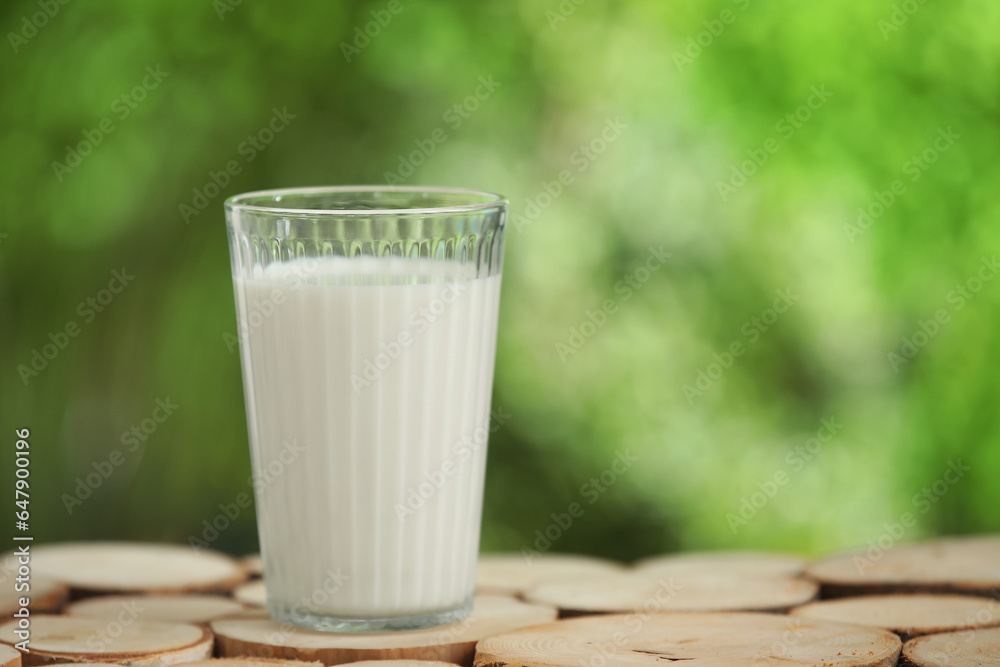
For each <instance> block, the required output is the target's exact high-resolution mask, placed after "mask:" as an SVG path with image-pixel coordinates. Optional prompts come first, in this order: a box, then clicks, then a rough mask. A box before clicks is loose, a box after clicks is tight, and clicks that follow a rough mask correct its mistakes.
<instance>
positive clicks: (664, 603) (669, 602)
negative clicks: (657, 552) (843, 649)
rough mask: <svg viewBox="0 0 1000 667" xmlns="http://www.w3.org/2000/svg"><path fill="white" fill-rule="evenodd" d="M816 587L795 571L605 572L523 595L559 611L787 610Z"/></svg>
mask: <svg viewBox="0 0 1000 667" xmlns="http://www.w3.org/2000/svg"><path fill="white" fill-rule="evenodd" d="M818 590H819V587H818V586H817V585H816V584H815V583H814V582H812V581H807V580H805V579H801V578H797V577H739V576H722V575H714V576H711V575H689V576H684V577H669V578H667V577H655V576H649V575H642V574H638V573H629V574H611V575H608V574H605V575H603V576H600V577H592V578H590V579H589V580H586V581H569V582H562V583H555V584H545V585H543V586H539V587H537V588H533V589H531V590H529V591H528V592H527V593H525V596H524V599H525V600H527V601H528V602H534V603H536V604H546V605H551V606H553V607H556V608H558V609H559V612H560V615H561V616H563V617H567V616H580V615H583V614H606V613H617V612H628V611H636V610H645V611H647V612H658V611H774V612H779V611H787V610H788V609H791V608H792V607H795V606H798V605H801V604H805V603H806V602H809V601H810V600H812V599H814V598H815V597H816V593H817V592H818Z"/></svg>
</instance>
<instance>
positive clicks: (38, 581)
mask: <svg viewBox="0 0 1000 667" xmlns="http://www.w3.org/2000/svg"><path fill="white" fill-rule="evenodd" d="M28 583H29V584H30V590H28V591H17V590H15V589H14V582H8V584H9V585H8V584H5V585H4V586H3V588H2V589H0V616H10V615H11V614H13V613H14V612H15V611H17V610H18V608H20V603H19V600H20V599H21V598H22V597H28V598H30V600H31V602H30V604H29V605H28V609H30V610H31V611H36V612H39V613H56V612H58V611H59V610H60V609H62V606H63V604H65V603H66V600H67V598H68V597H69V588H67V587H66V586H63V585H62V584H60V583H57V582H55V581H50V580H48V579H45V578H44V577H36V576H32V577H31V580H30V582H28Z"/></svg>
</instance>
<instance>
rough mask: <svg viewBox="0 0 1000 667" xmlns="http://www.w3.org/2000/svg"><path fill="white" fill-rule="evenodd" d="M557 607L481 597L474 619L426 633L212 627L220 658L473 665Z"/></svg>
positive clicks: (260, 623)
mask: <svg viewBox="0 0 1000 667" xmlns="http://www.w3.org/2000/svg"><path fill="white" fill-rule="evenodd" d="M555 617H556V610H555V609H553V608H552V607H544V606H540V605H533V604H528V603H525V602H521V601H519V600H515V599H514V598H510V597H506V596H490V595H483V596H477V597H476V601H475V609H474V610H473V612H472V615H471V616H469V618H467V619H465V620H463V621H458V622H456V623H451V624H449V625H443V626H440V627H436V628H429V629H426V630H404V631H398V632H383V633H377V632H372V633H343V634H337V633H329V632H316V631H312V630H303V629H301V628H295V627H292V626H290V625H284V624H281V623H278V622H276V621H274V620H272V619H270V618H266V617H264V615H263V614H261V617H260V618H230V619H222V620H218V621H213V622H212V624H211V627H212V630H213V631H214V632H215V634H216V639H217V646H218V652H219V653H220V654H221V655H222V656H225V657H236V656H251V657H274V658H291V659H294V660H306V661H317V660H318V661H319V662H322V663H323V664H325V665H339V664H343V663H347V662H355V661H358V660H394V659H408V660H440V661H444V662H454V663H457V664H460V665H471V664H472V658H473V654H474V652H475V645H476V642H477V641H479V640H480V639H483V638H484V637H488V636H490V635H495V634H499V633H503V632H509V631H511V630H514V629H517V628H523V627H528V626H532V625H540V624H543V623H548V622H550V621H552V620H554V619H555Z"/></svg>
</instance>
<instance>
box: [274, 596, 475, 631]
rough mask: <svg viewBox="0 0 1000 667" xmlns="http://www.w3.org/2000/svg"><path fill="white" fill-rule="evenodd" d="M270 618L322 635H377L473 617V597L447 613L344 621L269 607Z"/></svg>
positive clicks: (346, 619) (446, 611)
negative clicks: (371, 633)
mask: <svg viewBox="0 0 1000 667" xmlns="http://www.w3.org/2000/svg"><path fill="white" fill-rule="evenodd" d="M268 612H269V613H270V614H271V618H273V619H274V620H276V621H278V622H279V623H288V624H290V625H296V626H298V627H300V628H307V629H309V630H319V631H321V632H377V631H385V630H420V629H423V628H433V627H435V626H438V625H447V624H448V623H454V622H456V621H461V620H463V619H465V618H467V617H468V616H469V614H471V613H472V596H469V598H468V599H467V600H466V601H465V602H463V603H462V604H461V605H459V606H458V607H454V608H452V609H447V610H445V611H436V612H432V613H428V614H417V615H412V616H389V617H381V618H344V617H340V616H326V615H323V614H308V613H303V612H295V611H291V610H289V609H285V608H282V607H275V606H272V605H268Z"/></svg>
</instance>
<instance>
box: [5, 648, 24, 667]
mask: <svg viewBox="0 0 1000 667" xmlns="http://www.w3.org/2000/svg"><path fill="white" fill-rule="evenodd" d="M0 667H21V652H20V651H18V650H17V649H16V648H14V647H12V646H7V645H6V644H0Z"/></svg>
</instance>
